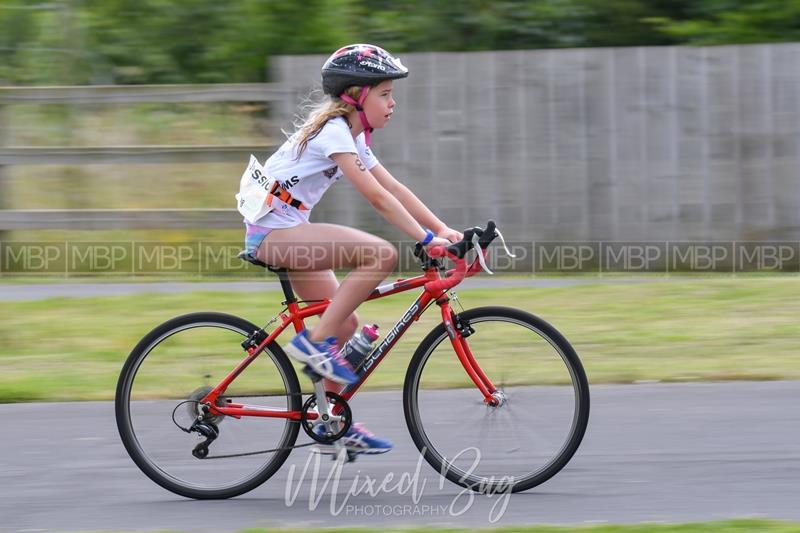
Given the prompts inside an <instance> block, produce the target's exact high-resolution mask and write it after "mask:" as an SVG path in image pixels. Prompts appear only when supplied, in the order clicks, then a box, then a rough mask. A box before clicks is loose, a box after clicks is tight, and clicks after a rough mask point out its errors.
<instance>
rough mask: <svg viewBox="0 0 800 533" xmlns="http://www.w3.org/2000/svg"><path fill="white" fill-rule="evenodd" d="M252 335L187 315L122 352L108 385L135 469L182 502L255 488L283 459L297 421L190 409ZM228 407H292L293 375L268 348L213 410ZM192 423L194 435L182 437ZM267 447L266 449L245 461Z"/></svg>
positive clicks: (207, 316) (296, 401)
mask: <svg viewBox="0 0 800 533" xmlns="http://www.w3.org/2000/svg"><path fill="white" fill-rule="evenodd" d="M257 329H258V328H257V327H256V326H255V325H253V324H251V323H250V322H248V321H247V320H243V319H241V318H238V317H235V316H231V315H226V314H222V313H193V314H189V315H184V316H180V317H177V318H174V319H172V320H169V321H168V322H165V323H164V324H162V325H161V326H158V327H157V328H156V329H154V330H153V331H151V332H150V333H149V334H147V335H146V336H145V337H144V338H143V339H142V340H141V341H140V342H139V344H138V345H137V346H136V347H135V348H134V349H133V351H132V352H131V354H130V356H129V357H128V360H127V362H126V363H125V366H124V367H123V369H122V372H121V374H120V377H119V382H118V384H117V394H116V417H117V427H118V429H119V433H120V436H121V438H122V442H123V444H124V445H125V448H126V449H127V451H128V453H129V454H130V456H131V458H132V459H133V461H134V462H135V463H136V465H137V466H138V467H139V468H140V469H141V470H142V472H144V473H145V474H146V475H147V476H148V477H149V478H150V479H152V480H153V481H155V482H156V483H158V484H159V485H161V486H162V487H164V488H166V489H168V490H170V491H172V492H174V493H176V494H180V495H182V496H185V497H188V498H196V499H211V498H230V497H232V496H237V495H239V494H242V493H244V492H247V491H249V490H252V489H254V488H255V487H257V486H259V485H260V484H261V483H263V482H264V481H266V480H267V479H268V478H269V477H270V476H272V475H273V474H274V473H275V472H276V471H277V470H278V468H280V466H281V465H282V464H283V462H284V461H285V460H286V458H287V457H288V456H289V452H290V450H291V447H292V446H293V445H294V443H295V440H296V439H297V433H298V430H299V425H298V423H297V422H293V421H290V420H288V419H285V418H259V417H240V418H234V417H229V416H204V415H203V412H202V411H201V408H200V406H199V404H198V400H201V399H202V398H203V397H205V396H206V394H208V392H210V391H211V389H212V388H213V386H215V385H217V384H218V383H220V382H221V381H222V379H223V378H225V376H227V375H228V374H229V373H230V372H231V371H232V370H233V369H234V368H235V367H236V366H237V364H239V363H240V362H241V361H242V360H243V359H244V358H245V353H244V351H243V349H242V347H241V342H242V341H243V340H244V339H245V338H246V337H247V336H248V335H250V334H251V333H252V332H253V331H255V330H257ZM227 401H236V402H243V403H247V404H257V405H262V406H269V407H271V408H276V409H286V410H291V411H298V410H300V407H301V398H300V386H299V384H298V381H297V374H296V373H295V371H294V369H293V367H292V365H291V364H290V363H289V360H288V358H287V357H286V354H284V353H283V351H282V350H281V348H280V347H279V346H278V345H277V344H275V343H274V342H273V343H271V344H270V345H268V346H267V347H266V348H265V349H264V351H263V352H262V353H261V354H259V356H258V357H257V358H256V359H255V360H254V361H253V362H252V363H251V364H250V366H248V367H247V368H246V369H245V370H244V371H243V372H242V373H241V374H240V375H238V376H237V377H236V379H235V380H234V381H233V382H232V383H231V385H230V386H229V387H228V390H226V391H225V392H224V393H223V396H221V397H220V398H219V399H218V404H219V403H221V402H227ZM198 417H201V418H202V419H203V422H204V426H203V427H202V430H203V431H191V432H186V431H185V429H186V428H191V427H192V424H193V422H194V421H195V420H198ZM182 428H183V429H182ZM210 434H214V435H213V437H214V438H213V441H211V442H210V444H205V442H208V441H206V439H207V438H208V436H209V435H210ZM268 449H269V450H275V451H271V452H269V453H260V454H255V455H247V454H249V453H251V452H254V451H263V450H268ZM223 455H228V456H233V457H225V458H219V456H223ZM215 458H217V459H216V460H214V459H215Z"/></svg>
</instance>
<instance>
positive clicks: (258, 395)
mask: <svg viewBox="0 0 800 533" xmlns="http://www.w3.org/2000/svg"><path fill="white" fill-rule="evenodd" d="M263 396H265V395H264V394H239V395H237V396H236V397H237V398H260V397H263ZM276 396H277V395H276ZM280 396H284V397H285V396H300V397H301V398H302V397H303V393H301V392H291V393H289V394H282V395H280ZM187 403H200V402H199V401H197V400H184V401H182V402H180V403H178V405H176V406H175V409H173V410H172V423H173V424H175V425H176V426H177V427H178V429H180V430H181V431H183V432H184V433H191V432H192V431H191V430H190V429H188V428H185V427H183V426H181V425H180V424H178V422H177V421H176V420H175V413H177V412H178V409H179V408H180V407H181V406H182V405H185V404H187ZM222 416H226V415H222ZM289 422H290V423H294V424H299V423H300V422H299V421H298V420H289ZM314 444H317V443H316V442H313V441H312V442H307V443H305V444H295V445H293V446H284V447H282V448H273V449H270V450H259V451H257V452H242V453H231V454H226V455H211V456H206V457H203V460H204V461H205V460H206V459H230V458H232V457H248V456H251V455H262V454H265V453H273V452H283V451H286V450H294V449H295V448H305V447H307V446H313V445H314Z"/></svg>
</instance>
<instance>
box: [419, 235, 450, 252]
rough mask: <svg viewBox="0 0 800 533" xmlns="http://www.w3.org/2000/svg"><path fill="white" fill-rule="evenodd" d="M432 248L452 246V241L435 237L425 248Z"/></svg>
mask: <svg viewBox="0 0 800 533" xmlns="http://www.w3.org/2000/svg"><path fill="white" fill-rule="evenodd" d="M431 246H445V247H447V246H450V241H448V240H447V239H443V238H441V237H434V238H433V239H432V240H431V242H429V243H428V244H427V246H425V248H426V249H428V250H430V248H431Z"/></svg>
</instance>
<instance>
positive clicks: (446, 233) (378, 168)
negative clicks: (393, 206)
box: [370, 163, 464, 242]
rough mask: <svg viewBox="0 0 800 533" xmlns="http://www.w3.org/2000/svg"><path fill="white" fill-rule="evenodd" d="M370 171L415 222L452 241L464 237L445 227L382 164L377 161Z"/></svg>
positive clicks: (445, 225)
mask: <svg viewBox="0 0 800 533" xmlns="http://www.w3.org/2000/svg"><path fill="white" fill-rule="evenodd" d="M370 172H371V173H372V175H373V176H375V179H376V180H378V183H380V184H381V185H382V186H383V188H384V189H386V190H387V191H389V192H390V193H392V195H393V196H394V197H395V198H397V200H398V201H399V202H400V203H401V204H403V207H405V208H406V210H407V211H408V212H409V213H410V214H411V216H413V217H414V219H415V220H416V221H417V222H419V223H420V224H422V225H423V226H425V227H427V228H430V229H431V230H432V231H433V232H434V233H435V234H436V235H438V236H439V237H443V238H445V239H448V240H450V241H452V242H455V241H459V240H461V239H462V238H463V237H464V236H463V235H462V234H461V233H460V232H458V231H455V230H453V229H450V228H449V227H447V224H445V223H444V222H442V221H441V220H439V218H437V216H436V215H434V214H433V212H432V211H431V210H430V209H428V207H427V206H426V205H425V204H424V203H423V202H422V200H420V199H419V198H417V195H415V194H414V193H413V192H412V191H411V189H409V188H408V187H406V186H405V185H403V184H402V183H400V182H399V181H397V179H395V177H394V176H392V174H391V173H390V172H389V171H388V170H386V168H385V167H384V166H383V165H381V164H380V163H378V164H377V165H375V166H374V167H372V168H371V169H370Z"/></svg>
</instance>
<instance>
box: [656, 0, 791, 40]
mask: <svg viewBox="0 0 800 533" xmlns="http://www.w3.org/2000/svg"><path fill="white" fill-rule="evenodd" d="M651 22H653V23H654V24H656V25H657V26H658V28H659V30H660V31H661V32H662V33H664V34H666V35H670V36H672V37H673V38H675V39H677V40H678V41H679V42H681V43H684V44H693V45H714V44H747V43H774V42H788V41H798V40H800V2H798V1H797V0H761V1H748V0H703V1H699V0H695V1H693V2H690V3H689V8H688V9H687V11H686V12H685V13H684V17H664V18H657V19H654V20H651Z"/></svg>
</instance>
